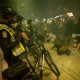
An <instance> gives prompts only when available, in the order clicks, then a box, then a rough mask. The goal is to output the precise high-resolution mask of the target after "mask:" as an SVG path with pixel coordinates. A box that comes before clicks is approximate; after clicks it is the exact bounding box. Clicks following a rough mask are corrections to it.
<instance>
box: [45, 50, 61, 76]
mask: <svg viewBox="0 0 80 80" xmlns="http://www.w3.org/2000/svg"><path fill="white" fill-rule="evenodd" d="M44 55H45V56H44V58H45V61H46V63H47V64H48V66H49V68H50V69H51V71H52V72H53V73H54V74H55V75H56V76H60V71H59V69H58V68H57V66H56V64H55V63H54V61H53V60H52V58H51V55H50V54H49V52H48V51H46V52H45V53H44Z"/></svg>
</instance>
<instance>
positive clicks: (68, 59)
mask: <svg viewBox="0 0 80 80" xmlns="http://www.w3.org/2000/svg"><path fill="white" fill-rule="evenodd" d="M44 45H45V48H46V49H47V50H49V53H50V55H51V57H52V59H53V61H54V62H55V64H56V65H57V67H58V69H59V71H60V76H59V77H58V78H57V76H56V75H55V74H54V73H52V71H51V70H50V68H49V67H48V65H47V64H46V62H45V61H44V67H43V68H44V69H43V80H80V62H79V61H80V51H77V50H76V48H74V47H69V46H68V48H69V49H70V50H71V52H70V55H66V54H63V55H58V54H57V51H56V48H53V45H52V44H51V43H45V44H44ZM28 58H29V60H30V61H31V63H32V64H34V58H33V57H32V55H29V56H28ZM24 61H25V59H24ZM6 66H7V65H5V67H6Z"/></svg>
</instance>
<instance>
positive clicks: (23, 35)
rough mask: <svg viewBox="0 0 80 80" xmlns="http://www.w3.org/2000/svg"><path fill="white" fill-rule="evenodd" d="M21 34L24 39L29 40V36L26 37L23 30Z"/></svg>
mask: <svg viewBox="0 0 80 80" xmlns="http://www.w3.org/2000/svg"><path fill="white" fill-rule="evenodd" d="M21 36H22V37H23V39H24V40H26V41H28V40H29V38H28V36H27V35H26V33H25V32H21Z"/></svg>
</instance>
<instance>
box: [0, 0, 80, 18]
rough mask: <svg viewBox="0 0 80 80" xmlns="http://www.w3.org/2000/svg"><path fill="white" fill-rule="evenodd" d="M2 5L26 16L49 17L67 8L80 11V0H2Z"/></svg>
mask: <svg viewBox="0 0 80 80" xmlns="http://www.w3.org/2000/svg"><path fill="white" fill-rule="evenodd" d="M0 6H1V7H2V6H7V7H12V8H13V9H15V10H16V11H17V12H18V13H19V14H21V15H22V16H23V17H24V18H28V17H30V18H48V17H54V16H55V15H58V14H62V13H63V12H64V10H65V9H67V10H68V11H72V12H74V13H78V12H79V10H80V0H1V1H0Z"/></svg>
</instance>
